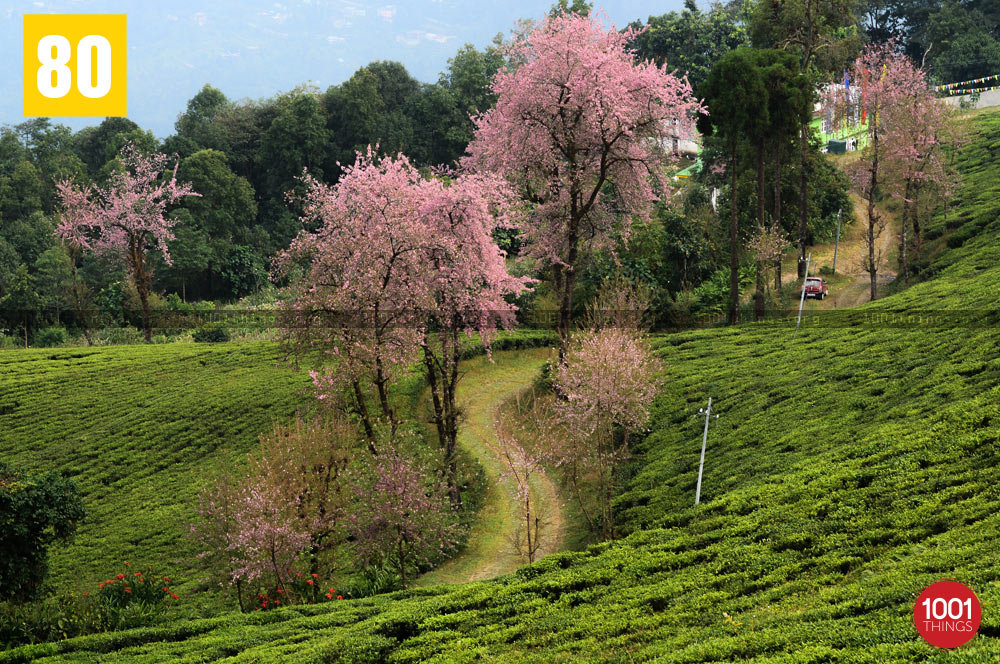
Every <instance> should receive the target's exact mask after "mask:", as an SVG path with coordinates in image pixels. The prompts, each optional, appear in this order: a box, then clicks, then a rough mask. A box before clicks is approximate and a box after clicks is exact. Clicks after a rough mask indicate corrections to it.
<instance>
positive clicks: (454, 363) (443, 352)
mask: <svg viewBox="0 0 1000 664" xmlns="http://www.w3.org/2000/svg"><path fill="white" fill-rule="evenodd" d="M420 190H421V199H422V205H421V207H420V215H421V218H422V219H423V221H424V223H425V224H426V227H427V232H428V233H429V234H430V236H431V237H432V238H433V242H432V244H431V245H430V246H429V247H428V251H427V253H426V255H425V256H424V257H423V258H422V260H423V264H424V267H425V268H426V272H425V274H424V281H425V286H426V288H427V291H428V293H429V294H430V299H429V304H430V306H429V309H428V312H427V313H428V316H427V327H426V328H424V334H423V336H422V338H421V341H420V347H421V350H422V353H423V360H424V368H425V371H426V375H427V381H428V384H429V386H430V392H431V404H432V407H433V419H434V423H435V426H436V428H437V433H438V439H439V441H440V443H441V447H442V450H443V453H444V463H445V467H446V469H447V475H446V478H447V482H448V488H449V493H450V496H451V500H452V504H453V505H455V506H456V507H457V506H459V505H460V504H461V500H460V496H459V492H458V486H457V478H456V476H457V472H458V465H457V464H458V459H457V457H456V453H457V449H458V424H459V406H458V402H457V400H456V390H457V388H458V381H459V377H460V373H459V360H460V359H461V357H462V350H463V341H464V342H470V341H471V337H472V335H473V334H474V333H478V335H479V341H480V342H481V343H483V344H486V346H487V348H489V342H490V338H491V337H492V335H493V333H494V332H495V331H496V329H497V328H498V327H505V328H510V327H513V325H514V323H515V311H516V307H515V306H514V305H513V304H511V303H509V302H508V301H507V300H506V299H505V298H506V297H507V296H509V295H518V294H520V293H521V292H522V291H524V290H525V288H527V287H528V285H529V283H530V282H531V279H529V278H526V277H513V276H511V275H510V273H508V272H507V267H506V263H505V262H504V252H503V251H501V250H500V248H499V247H498V246H497V243H496V241H495V240H494V239H493V230H494V229H495V228H496V227H497V226H498V225H502V224H510V223H512V219H511V215H512V213H513V211H514V210H515V209H516V204H515V201H514V199H513V196H512V195H511V191H510V188H509V187H508V186H507V185H506V183H504V182H503V181H502V180H499V179H497V178H495V177H492V176H489V175H473V174H463V175H460V176H458V177H457V178H455V179H452V180H450V181H446V180H445V179H441V178H435V179H433V180H427V181H425V182H423V183H421V185H420Z"/></svg>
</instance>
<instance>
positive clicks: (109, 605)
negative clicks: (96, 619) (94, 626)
mask: <svg viewBox="0 0 1000 664" xmlns="http://www.w3.org/2000/svg"><path fill="white" fill-rule="evenodd" d="M178 599H180V598H179V597H178V596H177V594H176V593H174V591H172V590H171V589H170V577H168V576H158V575H157V574H156V573H155V572H154V571H153V568H152V566H147V567H146V568H145V569H144V570H134V569H132V567H131V566H130V565H129V563H128V561H125V571H123V572H119V573H118V574H116V575H115V576H113V577H112V578H110V579H107V580H105V581H101V582H100V583H99V584H97V601H98V603H99V604H100V606H101V608H102V609H103V611H104V612H105V613H106V615H107V618H108V624H109V625H110V627H111V628H112V629H119V628H122V627H125V626H129V627H131V626H134V625H133V623H135V622H140V623H145V622H147V621H148V620H149V619H152V618H153V617H155V616H156V615H158V614H160V613H162V612H163V611H164V610H165V609H166V608H167V607H169V606H171V604H172V603H173V602H174V601H176V600H178Z"/></svg>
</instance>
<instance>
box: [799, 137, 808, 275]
mask: <svg viewBox="0 0 1000 664" xmlns="http://www.w3.org/2000/svg"><path fill="white" fill-rule="evenodd" d="M799 151H800V157H801V164H800V168H799V238H798V246H799V260H798V274H799V278H800V279H801V278H802V277H804V276H806V233H807V232H808V230H809V211H808V203H809V179H808V178H807V177H806V165H807V164H808V163H809V125H808V124H803V125H802V126H801V128H800V131H799Z"/></svg>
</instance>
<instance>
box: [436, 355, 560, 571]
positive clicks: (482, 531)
mask: <svg viewBox="0 0 1000 664" xmlns="http://www.w3.org/2000/svg"><path fill="white" fill-rule="evenodd" d="M547 357H548V349H544V348H542V349H535V350H527V351H506V352H499V353H494V354H493V362H490V361H489V360H488V359H487V358H485V357H477V358H474V359H472V360H468V361H466V362H463V363H462V367H461V368H462V371H463V375H462V378H461V381H460V383H459V387H458V400H459V404H460V407H461V408H462V410H463V411H464V413H465V420H464V421H463V422H462V425H461V429H460V430H459V436H458V444H459V446H461V447H462V449H464V450H465V451H467V452H468V453H469V454H471V455H472V456H473V457H475V458H476V460H478V461H479V463H480V464H481V465H482V466H483V469H484V470H485V472H486V478H487V485H488V492H487V495H486V499H485V501H484V503H483V507H482V509H481V510H480V512H479V518H478V519H477V521H476V524H475V526H473V528H472V532H471V533H470V534H469V541H468V544H467V546H466V547H465V549H464V550H463V551H462V553H460V554H459V555H458V556H456V557H455V558H452V559H451V560H449V561H448V562H446V563H444V564H443V565H442V566H441V567H439V568H438V569H435V570H431V571H430V572H427V573H426V574H424V575H422V576H421V577H420V578H419V579H418V581H417V584H416V585H432V584H438V583H464V582H467V581H478V580H483V579H490V578H493V577H495V576H499V575H501V574H506V573H508V572H512V571H514V570H515V569H517V568H518V567H520V566H521V565H523V564H524V563H525V561H524V560H522V559H521V557H520V556H519V555H518V554H517V552H516V551H514V548H513V546H512V545H511V539H512V537H513V535H514V533H516V532H517V528H518V519H519V514H520V504H519V502H518V501H517V499H516V497H515V493H514V486H513V480H511V479H510V478H505V479H502V480H501V479H500V478H501V477H502V476H503V475H504V472H505V470H506V466H505V463H504V461H503V459H502V457H501V456H500V453H499V441H498V440H497V435H496V426H497V416H498V410H499V409H500V407H501V406H502V405H503V404H504V402H506V401H507V400H508V399H510V398H513V397H514V396H515V395H516V394H518V393H519V392H521V391H523V390H525V389H527V388H529V387H530V386H531V383H532V380H533V379H534V378H535V376H537V375H538V371H539V369H540V367H541V366H542V364H543V363H544V362H545V360H546V358H547ZM501 424H502V423H501ZM533 479H534V481H533V482H532V492H533V495H534V497H535V498H536V500H537V501H538V503H539V504H540V505H542V506H543V516H544V518H545V524H546V525H544V526H543V532H542V535H541V539H542V543H541V547H540V549H539V551H538V552H537V553H536V558H535V559H536V560H537V559H538V558H541V557H542V556H544V555H547V554H549V553H554V552H556V551H559V550H560V549H561V547H562V544H563V542H564V539H565V519H564V518H563V514H562V504H561V502H560V499H559V492H558V490H557V488H556V486H555V484H554V483H553V482H552V479H551V478H549V477H548V476H547V475H545V474H544V473H540V472H537V471H536V473H535V477H534V478H533Z"/></svg>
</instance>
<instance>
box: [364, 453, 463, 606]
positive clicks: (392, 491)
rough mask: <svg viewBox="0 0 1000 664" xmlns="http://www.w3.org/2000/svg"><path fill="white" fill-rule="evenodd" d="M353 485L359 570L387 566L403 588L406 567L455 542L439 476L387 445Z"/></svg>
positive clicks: (444, 485) (424, 561) (450, 512)
mask: <svg viewBox="0 0 1000 664" xmlns="http://www.w3.org/2000/svg"><path fill="white" fill-rule="evenodd" d="M384 447H385V449H383V451H382V453H380V454H379V455H378V456H377V457H375V458H374V459H372V462H371V466H370V468H369V471H368V472H363V473H360V474H359V476H358V478H357V480H356V482H355V484H354V487H355V492H356V496H357V503H356V504H357V509H356V510H355V512H354V514H353V517H352V518H353V529H354V535H355V551H356V553H357V557H358V560H359V561H360V562H361V564H363V565H391V566H394V567H395V568H396V570H397V571H398V572H399V576H400V581H401V582H402V585H403V588H406V585H407V580H406V572H407V568H413V567H415V566H417V565H419V564H427V563H430V562H431V561H432V559H433V558H434V557H435V556H439V555H444V554H445V553H447V552H448V551H450V550H452V549H453V548H454V547H455V546H456V545H457V543H458V540H457V536H458V528H459V526H458V520H457V519H456V518H455V512H454V509H453V508H452V507H451V505H450V503H449V500H448V486H447V483H446V482H445V481H444V479H443V478H442V477H440V476H439V475H438V474H436V473H434V472H433V471H431V470H430V469H428V468H426V467H424V466H422V465H421V464H420V463H418V462H417V461H416V460H414V459H413V458H412V456H410V455H406V454H402V453H400V452H398V451H397V450H396V449H394V447H393V446H392V445H391V444H390V445H387V446H384Z"/></svg>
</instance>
